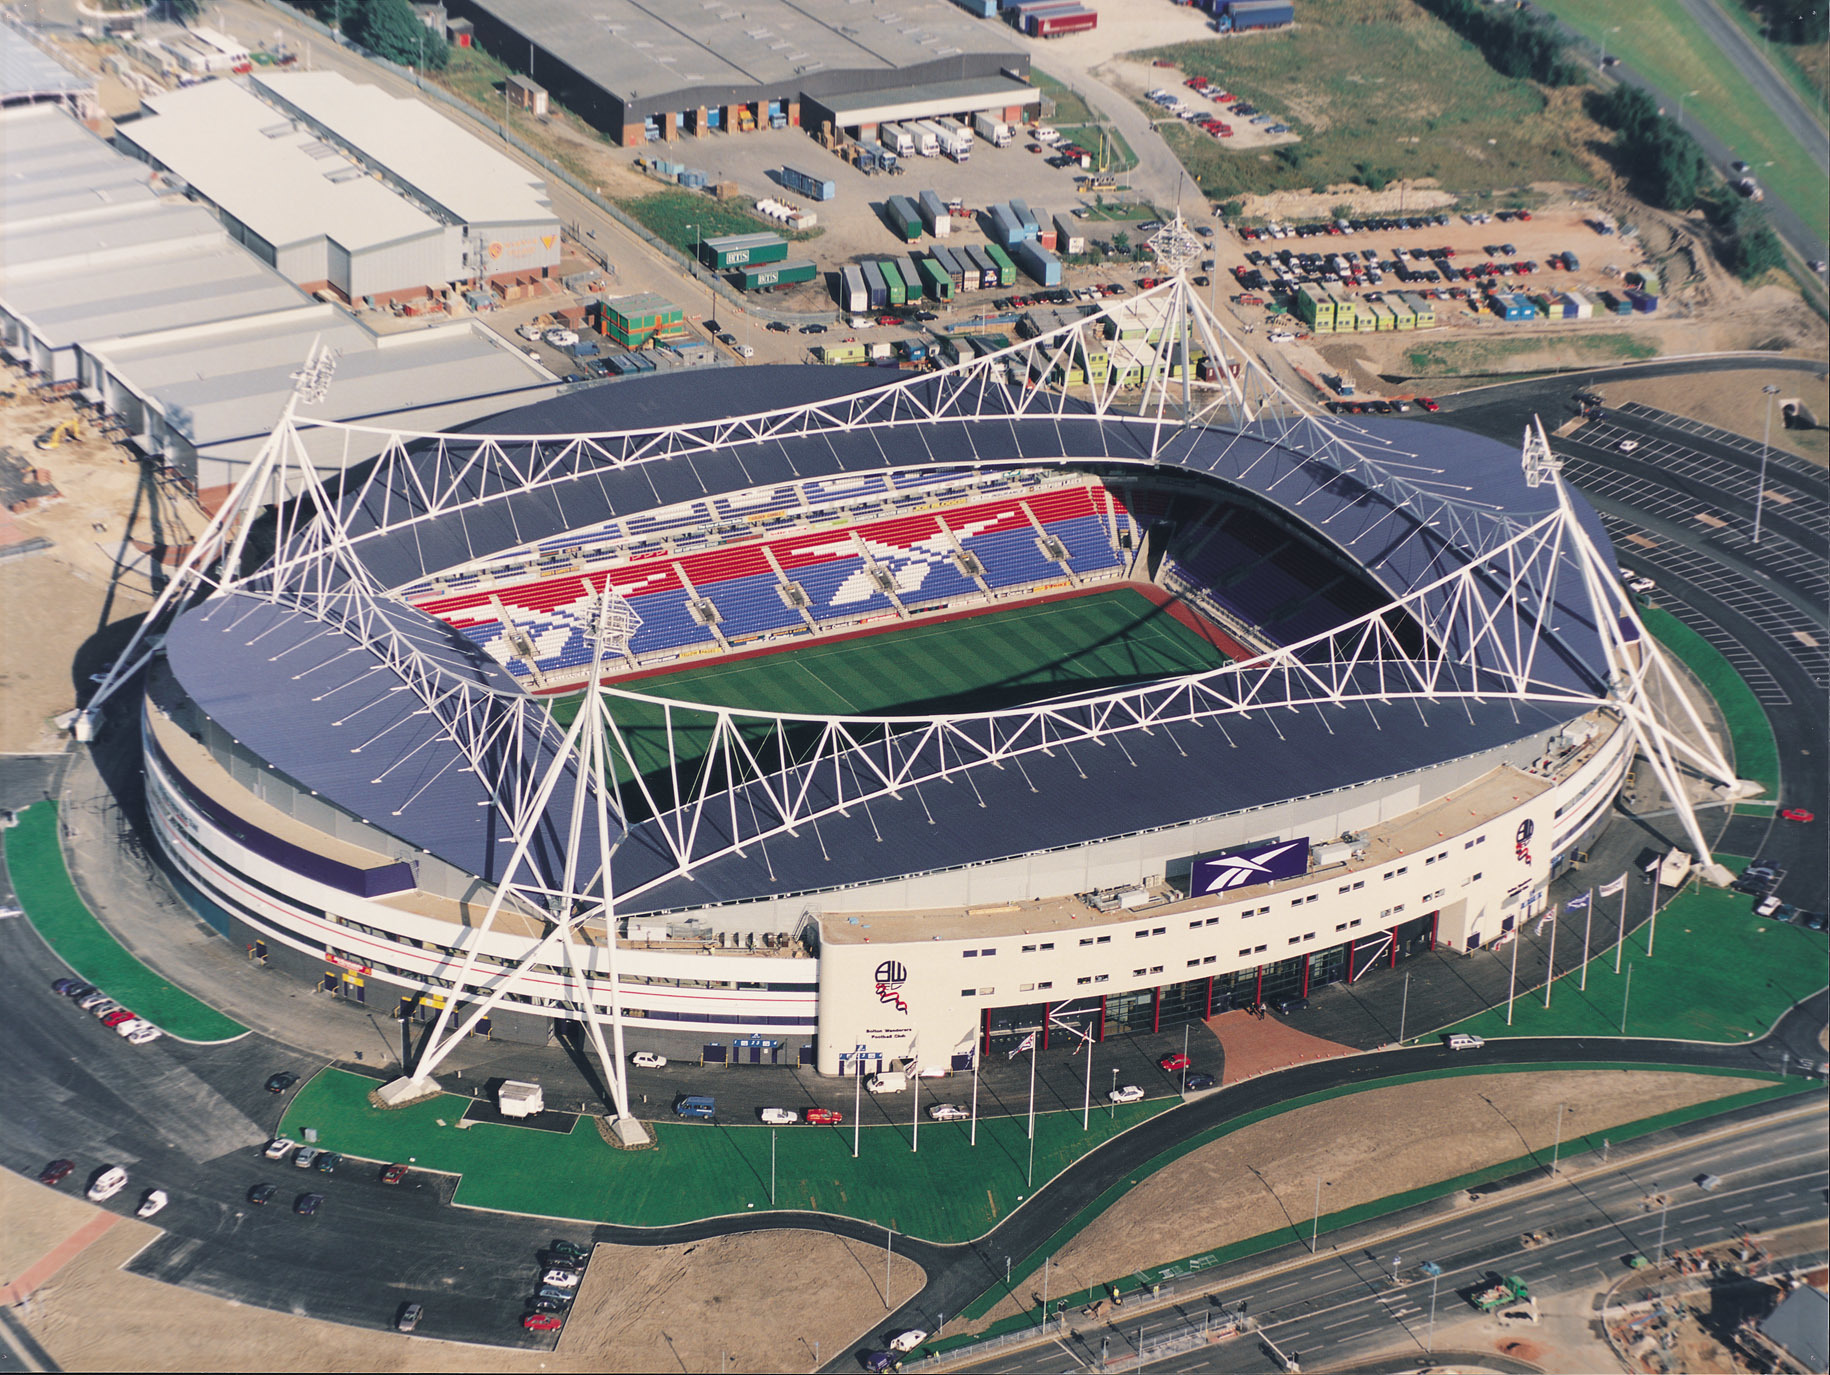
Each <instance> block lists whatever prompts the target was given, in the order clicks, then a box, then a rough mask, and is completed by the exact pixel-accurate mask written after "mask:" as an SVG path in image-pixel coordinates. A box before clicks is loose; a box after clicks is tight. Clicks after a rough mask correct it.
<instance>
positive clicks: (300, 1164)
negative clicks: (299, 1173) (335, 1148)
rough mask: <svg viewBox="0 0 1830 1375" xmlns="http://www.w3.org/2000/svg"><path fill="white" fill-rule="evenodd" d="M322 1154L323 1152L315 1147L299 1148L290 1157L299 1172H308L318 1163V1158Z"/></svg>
mask: <svg viewBox="0 0 1830 1375" xmlns="http://www.w3.org/2000/svg"><path fill="white" fill-rule="evenodd" d="M323 1154H324V1152H323V1150H321V1149H320V1148H319V1147H317V1146H300V1147H299V1149H298V1152H297V1153H296V1154H295V1155H294V1156H293V1157H292V1163H293V1165H294V1166H296V1167H297V1168H299V1169H301V1170H309V1169H310V1168H311V1167H312V1166H313V1165H315V1164H317V1163H318V1157H319V1156H321V1155H323Z"/></svg>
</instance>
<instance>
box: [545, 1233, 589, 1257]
mask: <svg viewBox="0 0 1830 1375" xmlns="http://www.w3.org/2000/svg"><path fill="white" fill-rule="evenodd" d="M547 1250H548V1251H549V1252H551V1253H552V1254H553V1255H555V1256H567V1257H570V1258H571V1259H573V1260H580V1261H582V1260H585V1259H587V1258H588V1257H589V1256H590V1254H591V1249H590V1248H589V1247H588V1246H580V1245H579V1244H578V1243H577V1242H575V1241H567V1240H566V1239H565V1238H564V1237H560V1238H558V1239H557V1240H555V1241H554V1242H553V1244H552V1245H551V1246H549V1247H547Z"/></svg>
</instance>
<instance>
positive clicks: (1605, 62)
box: [1601, 24, 1620, 67]
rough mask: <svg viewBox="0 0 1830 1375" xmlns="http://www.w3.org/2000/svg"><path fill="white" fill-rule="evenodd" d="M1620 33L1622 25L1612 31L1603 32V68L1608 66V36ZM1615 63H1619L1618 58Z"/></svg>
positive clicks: (1615, 26)
mask: <svg viewBox="0 0 1830 1375" xmlns="http://www.w3.org/2000/svg"><path fill="white" fill-rule="evenodd" d="M1619 32H1620V25H1618V24H1616V25H1614V27H1613V28H1611V29H1603V30H1602V32H1601V65H1602V66H1603V67H1605V66H1607V65H1608V35H1609V34H1611V33H1619ZM1615 61H1619V59H1618V58H1616V59H1615Z"/></svg>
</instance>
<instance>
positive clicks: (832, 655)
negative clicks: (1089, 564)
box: [553, 589, 1228, 777]
mask: <svg viewBox="0 0 1830 1375" xmlns="http://www.w3.org/2000/svg"><path fill="white" fill-rule="evenodd" d="M1226 662H1228V659H1227V655H1226V654H1225V652H1224V651H1222V650H1221V649H1220V648H1219V647H1218V646H1217V645H1214V644H1210V643H1209V642H1208V641H1207V640H1205V639H1203V638H1202V636H1201V635H1200V634H1199V633H1197V632H1196V631H1194V630H1191V629H1189V628H1188V627H1187V626H1185V625H1183V624H1182V623H1181V622H1179V621H1177V620H1176V619H1175V618H1174V617H1173V616H1171V615H1170V614H1169V613H1168V612H1167V611H1165V610H1164V609H1162V608H1161V607H1158V606H1156V605H1154V604H1152V603H1151V601H1150V600H1149V599H1148V598H1146V597H1144V596H1143V595H1142V594H1141V593H1138V592H1135V591H1132V590H1130V589H1117V590H1114V591H1110V592H1099V593H1094V594H1092V595H1090V596H1084V597H1073V598H1067V599H1064V600H1060V601H1049V602H1034V603H1030V604H1029V605H1027V606H1016V607H1011V608H1010V609H1008V610H1003V611H992V612H987V613H985V614H982V615H977V616H966V617H961V618H958V619H954V620H949V621H931V622H927V623H917V624H915V625H912V626H908V627H906V628H903V629H891V630H886V631H883V632H880V633H877V634H870V635H860V636H854V637H853V638H851V639H842V640H825V641H818V640H816V641H812V642H810V643H807V644H806V645H804V646H802V647H799V648H794V649H783V650H779V651H776V652H774V653H770V654H761V655H754V656H752V657H750V658H732V659H721V660H716V661H714V662H712V663H708V664H706V665H704V666H703V667H699V668H683V669H680V670H679V671H677V672H674V673H667V674H656V675H653V676H650V677H646V678H637V679H635V680H633V681H630V682H628V683H627V684H626V686H627V687H628V689H629V690H630V691H632V692H640V693H642V694H644V695H646V696H650V697H663V698H670V699H672V700H674V701H679V702H692V703H699V704H704V705H708V706H729V707H747V708H751V709H754V710H758V711H770V712H789V713H807V714H809V715H859V716H872V715H930V714H939V713H944V712H969V711H991V710H996V709H999V708H1003V707H1013V706H1020V705H1023V704H1024V703H1027V702H1034V701H1040V700H1043V699H1046V698H1049V697H1057V696H1061V695H1063V694H1065V693H1072V692H1087V691H1094V690H1099V689H1103V688H1116V687H1123V686H1125V685H1127V684H1130V683H1138V682H1147V681H1150V680H1152V679H1155V678H1162V677H1168V676H1171V675H1175V674H1181V673H1195V672H1199V671H1201V670H1203V669H1209V668H1215V667H1218V666H1219V665H1221V664H1224V663H1226ZM579 701H580V699H579V698H578V697H569V698H564V699H561V700H559V701H557V702H555V703H554V705H553V715H554V717H555V719H557V720H558V721H559V722H560V723H561V724H564V725H569V724H570V723H571V721H572V719H573V717H574V716H575V715H576V714H577V711H578V703H579ZM611 710H612V715H613V716H614V718H615V720H616V722H617V724H618V726H619V728H620V729H621V731H622V734H623V740H624V743H625V746H626V748H627V753H628V758H627V759H626V760H625V761H624V762H625V763H626V764H627V763H633V766H634V767H635V768H636V769H639V770H640V771H642V772H644V773H648V774H650V776H651V777H652V776H653V774H654V772H655V771H658V770H665V769H666V768H667V757H666V752H665V749H664V747H663V732H664V730H665V721H664V716H665V712H664V709H663V708H661V707H659V706H656V705H654V704H651V703H647V702H631V701H626V700H625V701H617V700H614V699H613V702H612V709H611ZM672 724H673V731H674V737H675V741H676V749H677V750H678V751H679V754H678V758H677V761H676V763H677V764H683V763H686V762H687V761H688V760H690V759H694V758H697V757H699V756H700V755H701V754H703V752H704V742H705V740H706V738H707V737H708V736H709V732H710V725H711V722H710V718H709V717H708V716H707V714H706V713H703V712H697V711H692V710H690V709H689V710H676V711H674V712H673V722H672ZM759 729H760V728H759ZM814 729H817V728H814ZM619 772H620V773H624V775H625V777H626V776H627V771H626V770H624V769H619Z"/></svg>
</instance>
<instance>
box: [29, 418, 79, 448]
mask: <svg viewBox="0 0 1830 1375" xmlns="http://www.w3.org/2000/svg"><path fill="white" fill-rule="evenodd" d="M82 437H83V422H82V421H80V420H78V419H76V418H75V417H74V416H72V417H71V418H70V419H68V420H60V421H58V422H57V423H56V424H55V425H53V426H51V428H50V429H48V430H46V431H45V432H44V433H43V434H41V435H39V436H38V439H37V440H36V441H35V442H36V443H37V445H38V447H39V448H41V449H55V448H57V447H58V446H59V445H61V444H63V443H64V441H65V440H70V439H81V438H82Z"/></svg>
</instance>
